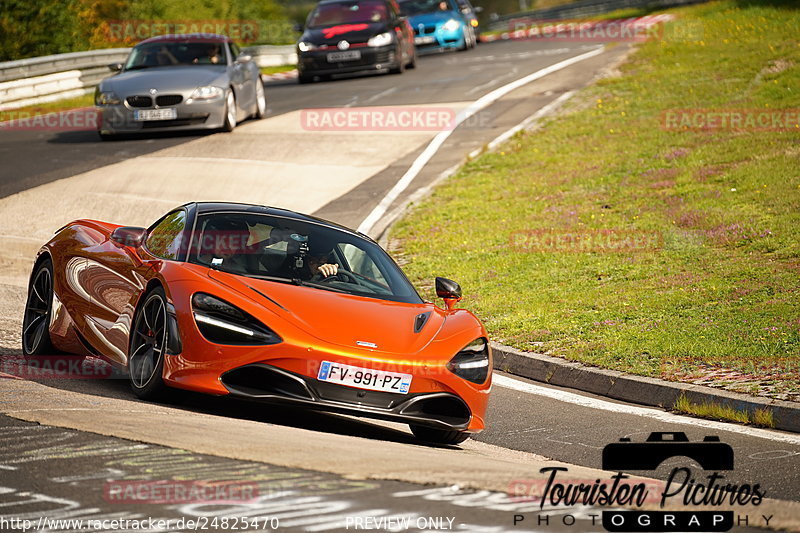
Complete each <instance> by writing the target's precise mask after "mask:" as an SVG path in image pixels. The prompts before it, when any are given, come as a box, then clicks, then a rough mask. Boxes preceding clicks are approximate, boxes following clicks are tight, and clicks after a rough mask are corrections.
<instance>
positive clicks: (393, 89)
mask: <svg viewBox="0 0 800 533" xmlns="http://www.w3.org/2000/svg"><path fill="white" fill-rule="evenodd" d="M396 91H397V87H389V88H388V89H386V90H385V91H381V92H379V93H378V94H374V95H372V96H370V97H369V98H367V99H366V100H364V104H365V105H366V104H371V103H372V102H374V101H375V100H377V99H378V98H381V97H384V96H389V95H390V94H392V93H393V92H396Z"/></svg>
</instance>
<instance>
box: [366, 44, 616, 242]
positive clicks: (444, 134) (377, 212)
mask: <svg viewBox="0 0 800 533" xmlns="http://www.w3.org/2000/svg"><path fill="white" fill-rule="evenodd" d="M602 52H603V47H602V46H600V47H598V48H595V49H594V50H592V51H590V52H586V53H584V54H580V55H577V56H574V57H571V58H569V59H565V60H564V61H559V62H558V63H555V64H553V65H550V66H549V67H546V68H543V69H541V70H538V71H536V72H534V73H533V74H528V75H527V76H524V77H522V78H520V79H518V80H516V81H512V82H511V83H508V84H506V85H503V86H502V87H498V88H497V89H495V90H493V91H491V92H489V93H487V94H485V95H483V96H481V97H480V98H478V99H477V100H475V101H474V102H473V103H472V104H470V105H469V106H468V107H467V108H466V109H464V110H462V111H460V112H459V113H458V114H457V115H456V118H455V121H454V123H453V125H452V127H451V128H450V129H447V130H445V131H440V132H439V133H437V134H436V136H435V137H434V138H433V140H432V141H431V142H430V144H428V146H427V147H426V148H425V150H423V152H422V153H421V154H420V155H419V156H418V157H417V158H416V159H415V160H414V162H413V163H412V164H411V167H409V169H408V170H407V171H406V173H405V174H403V177H401V178H400V179H399V180H398V181H397V183H395V185H394V187H392V188H391V189H390V190H389V192H388V193H386V196H384V197H383V199H382V200H381V202H380V203H379V204H378V205H377V206H375V209H373V210H372V212H371V213H370V214H369V215H368V216H367V218H365V219H364V221H363V222H362V223H361V225H359V226H358V231H360V232H361V233H369V231H370V230H372V228H373V227H374V226H375V224H377V223H378V221H379V220H380V219H381V217H383V215H385V214H386V211H387V210H388V209H389V207H390V206H391V205H392V203H393V202H394V201H395V200H396V199H397V197H398V196H400V193H402V192H403V191H404V190H406V188H408V186H409V185H410V184H411V182H412V181H413V179H414V178H415V177H416V176H417V174H419V173H420V171H421V170H422V169H423V168H424V167H425V165H426V164H427V163H428V161H430V160H431V158H433V156H434V155H435V154H436V152H437V151H438V150H439V148H441V146H442V144H444V142H445V141H446V140H447V138H448V137H450V134H451V133H453V131H454V130H455V129H456V128H457V127H458V125H459V124H461V123H462V122H464V121H465V120H466V119H468V118H469V117H471V116H472V115H474V114H475V113H477V112H478V111H480V110H481V109H483V108H485V107H487V106H489V105H491V104H493V103H494V102H496V101H497V100H498V99H500V98H501V97H503V96H505V95H506V94H508V93H510V92H511V91H513V90H515V89H518V88H520V87H522V86H523V85H526V84H528V83H530V82H532V81H535V80H538V79H539V78H543V77H544V76H547V75H548V74H552V73H553V72H557V71H559V70H561V69H564V68H566V67H568V66H570V65H573V64H575V63H578V62H580V61H583V60H584V59H589V58H590V57H594V56H596V55H599V54H601V53H602Z"/></svg>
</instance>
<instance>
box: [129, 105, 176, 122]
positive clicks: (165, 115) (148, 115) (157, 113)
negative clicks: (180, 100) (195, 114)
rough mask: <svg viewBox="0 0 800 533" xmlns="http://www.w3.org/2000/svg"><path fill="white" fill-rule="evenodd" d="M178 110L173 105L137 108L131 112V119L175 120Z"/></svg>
mask: <svg viewBox="0 0 800 533" xmlns="http://www.w3.org/2000/svg"><path fill="white" fill-rule="evenodd" d="M176 118H178V110H177V109H175V108H174V107H165V108H164V109H137V110H136V111H134V112H133V120H139V121H142V120H175V119H176Z"/></svg>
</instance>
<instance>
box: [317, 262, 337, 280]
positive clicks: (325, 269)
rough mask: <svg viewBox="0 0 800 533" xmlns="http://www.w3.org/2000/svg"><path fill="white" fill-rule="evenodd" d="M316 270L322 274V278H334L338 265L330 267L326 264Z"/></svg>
mask: <svg viewBox="0 0 800 533" xmlns="http://www.w3.org/2000/svg"><path fill="white" fill-rule="evenodd" d="M317 270H319V273H320V274H322V276H323V277H326V278H329V277H331V276H335V275H336V273H337V272H339V265H331V264H330V263H326V264H324V265H322V266H320V267H319V268H318V269H317Z"/></svg>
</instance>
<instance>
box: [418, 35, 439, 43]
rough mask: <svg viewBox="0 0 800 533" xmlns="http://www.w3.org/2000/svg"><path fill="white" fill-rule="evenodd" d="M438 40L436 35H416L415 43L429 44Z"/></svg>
mask: <svg viewBox="0 0 800 533" xmlns="http://www.w3.org/2000/svg"><path fill="white" fill-rule="evenodd" d="M435 40H436V37H432V36H426V37H414V44H429V43H432V42H433V41H435Z"/></svg>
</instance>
